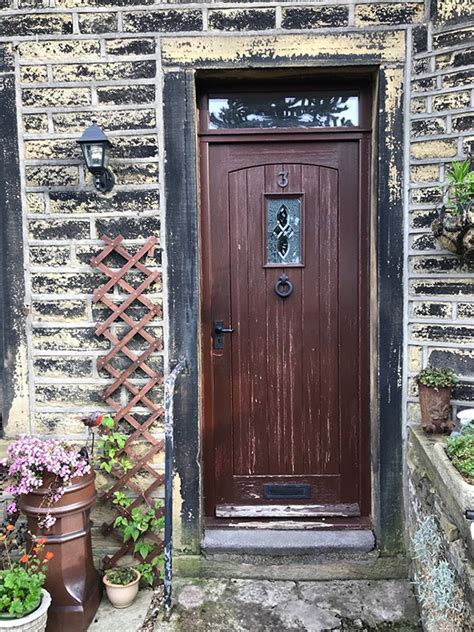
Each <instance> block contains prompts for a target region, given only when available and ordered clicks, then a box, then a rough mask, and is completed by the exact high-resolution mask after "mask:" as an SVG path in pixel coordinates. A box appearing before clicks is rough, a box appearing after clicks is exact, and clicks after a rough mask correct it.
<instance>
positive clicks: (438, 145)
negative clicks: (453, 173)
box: [411, 140, 457, 160]
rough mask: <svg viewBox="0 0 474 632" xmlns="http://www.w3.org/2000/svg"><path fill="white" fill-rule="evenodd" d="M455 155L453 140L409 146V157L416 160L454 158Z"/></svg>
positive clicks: (455, 149) (454, 142) (455, 146)
mask: <svg viewBox="0 0 474 632" xmlns="http://www.w3.org/2000/svg"><path fill="white" fill-rule="evenodd" d="M456 154H457V144H456V141H455V140H430V141H424V142H419V143H412V144H411V156H412V158H416V159H418V160H424V159H426V158H454V156H456Z"/></svg>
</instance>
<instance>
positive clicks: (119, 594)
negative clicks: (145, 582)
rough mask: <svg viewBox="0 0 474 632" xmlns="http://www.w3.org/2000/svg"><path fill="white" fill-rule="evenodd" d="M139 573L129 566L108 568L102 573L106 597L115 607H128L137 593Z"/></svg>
mask: <svg viewBox="0 0 474 632" xmlns="http://www.w3.org/2000/svg"><path fill="white" fill-rule="evenodd" d="M140 577H141V575H140V573H139V571H137V570H136V569H135V568H131V567H130V566H119V567H116V568H110V569H109V570H107V571H105V573H104V585H105V590H106V592H107V597H108V598H109V601H110V603H111V604H112V605H113V606H114V607H115V608H128V606H131V605H132V603H133V602H134V600H135V597H136V596H137V593H138V583H139V581H140Z"/></svg>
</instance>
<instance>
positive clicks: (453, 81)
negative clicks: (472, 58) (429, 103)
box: [442, 70, 474, 88]
mask: <svg viewBox="0 0 474 632" xmlns="http://www.w3.org/2000/svg"><path fill="white" fill-rule="evenodd" d="M442 84H443V88H462V87H463V86H472V85H473V84H474V76H473V73H472V70H464V71H462V72H456V73H454V74H450V75H445V76H444V77H443V81H442Z"/></svg>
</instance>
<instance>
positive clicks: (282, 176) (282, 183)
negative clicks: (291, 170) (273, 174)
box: [277, 171, 288, 189]
mask: <svg viewBox="0 0 474 632" xmlns="http://www.w3.org/2000/svg"><path fill="white" fill-rule="evenodd" d="M277 184H278V186H279V187H281V188H282V189H284V188H285V187H287V186H288V171H280V173H279V174H278V180H277Z"/></svg>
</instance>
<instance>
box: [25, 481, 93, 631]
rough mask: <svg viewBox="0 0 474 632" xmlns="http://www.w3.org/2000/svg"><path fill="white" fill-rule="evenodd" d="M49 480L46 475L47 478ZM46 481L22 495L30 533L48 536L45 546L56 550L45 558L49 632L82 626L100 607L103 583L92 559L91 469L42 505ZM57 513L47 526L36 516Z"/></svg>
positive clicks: (89, 620) (85, 625)
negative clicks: (49, 599) (45, 504)
mask: <svg viewBox="0 0 474 632" xmlns="http://www.w3.org/2000/svg"><path fill="white" fill-rule="evenodd" d="M49 482H50V481H49ZM47 493H48V481H47V480H45V485H44V486H42V487H39V488H38V489H36V490H35V491H33V492H30V493H29V494H25V495H23V496H21V497H20V502H19V506H20V509H21V511H22V512H23V513H24V514H25V515H26V517H27V521H28V530H29V531H30V533H32V534H34V535H36V536H40V537H42V538H45V539H46V543H45V551H51V552H52V553H54V557H53V559H52V560H51V561H50V562H49V564H48V572H47V575H46V582H45V588H46V589H47V590H48V592H49V593H50V594H51V598H52V605H51V608H50V610H49V614H48V625H47V628H46V630H47V632H64V631H65V630H67V632H85V630H87V628H88V627H89V625H90V623H91V622H92V619H93V617H94V615H95V613H96V611H97V608H98V607H99V603H100V599H101V592H102V583H101V581H100V575H99V572H98V571H97V570H96V569H95V567H94V562H93V559H92V543H91V529H90V525H91V522H90V510H91V507H92V506H93V505H94V503H95V501H96V496H97V494H96V491H95V473H94V472H90V473H89V474H86V475H85V476H81V477H78V478H75V479H73V480H72V482H71V485H69V486H67V487H66V489H65V493H64V495H63V496H62V497H61V498H60V499H59V500H58V501H57V502H56V503H55V504H54V505H53V506H51V507H47V506H42V505H43V503H44V498H45V496H46V494H47ZM48 510H49V511H50V512H51V514H52V515H53V516H54V517H55V518H56V522H55V524H54V525H53V526H52V527H51V528H50V529H47V530H45V529H40V528H39V527H38V520H40V519H41V518H43V517H44V515H45V514H46V513H47V511H48Z"/></svg>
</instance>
